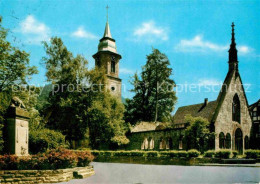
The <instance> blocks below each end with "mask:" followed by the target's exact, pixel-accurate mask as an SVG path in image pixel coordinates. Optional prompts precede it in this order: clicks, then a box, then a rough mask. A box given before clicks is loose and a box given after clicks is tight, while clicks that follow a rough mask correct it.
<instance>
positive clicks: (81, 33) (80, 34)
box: [71, 26, 97, 40]
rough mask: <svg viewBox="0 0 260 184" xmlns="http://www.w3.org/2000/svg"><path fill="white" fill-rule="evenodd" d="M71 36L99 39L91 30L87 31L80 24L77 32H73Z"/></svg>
mask: <svg viewBox="0 0 260 184" xmlns="http://www.w3.org/2000/svg"><path fill="white" fill-rule="evenodd" d="M71 36H73V37H77V38H85V39H91V40H93V39H97V36H96V35H94V34H92V33H90V32H87V31H86V30H85V29H84V27H83V26H80V27H79V28H78V29H77V30H76V31H75V32H73V33H72V34H71Z"/></svg>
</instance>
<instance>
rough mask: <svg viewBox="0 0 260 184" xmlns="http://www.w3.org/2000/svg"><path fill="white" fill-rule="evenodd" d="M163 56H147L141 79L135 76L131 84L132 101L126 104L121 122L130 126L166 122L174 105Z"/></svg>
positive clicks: (160, 54)
mask: <svg viewBox="0 0 260 184" xmlns="http://www.w3.org/2000/svg"><path fill="white" fill-rule="evenodd" d="M169 65H170V62H169V60H168V58H167V56H166V55H165V54H163V53H161V52H160V51H159V50H157V49H153V52H152V53H151V54H150V55H148V56H147V62H146V64H145V65H144V66H143V67H142V72H141V76H140V77H139V76H138V74H137V73H136V74H135V75H134V76H133V80H132V84H133V85H134V89H133V90H132V92H134V93H135V95H134V97H133V99H127V100H126V113H125V119H126V121H127V122H130V123H131V124H135V123H136V122H138V121H155V122H156V121H170V119H171V112H172V111H173V109H174V105H175V103H176V100H177V98H176V95H175V92H174V91H173V88H174V87H175V82H174V80H172V79H171V75H172V69H171V68H170V67H169Z"/></svg>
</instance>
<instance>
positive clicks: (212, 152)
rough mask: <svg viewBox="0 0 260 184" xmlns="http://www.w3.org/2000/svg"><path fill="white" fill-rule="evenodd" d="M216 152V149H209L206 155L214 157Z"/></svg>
mask: <svg viewBox="0 0 260 184" xmlns="http://www.w3.org/2000/svg"><path fill="white" fill-rule="evenodd" d="M215 154H216V152H215V150H208V151H206V152H205V153H204V157H209V158H213V157H214V156H215Z"/></svg>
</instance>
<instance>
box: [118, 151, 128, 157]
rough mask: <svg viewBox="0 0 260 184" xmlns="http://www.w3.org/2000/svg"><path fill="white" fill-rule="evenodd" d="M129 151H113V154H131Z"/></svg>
mask: <svg viewBox="0 0 260 184" xmlns="http://www.w3.org/2000/svg"><path fill="white" fill-rule="evenodd" d="M131 153H132V152H131V151H115V152H114V156H131Z"/></svg>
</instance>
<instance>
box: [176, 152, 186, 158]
mask: <svg viewBox="0 0 260 184" xmlns="http://www.w3.org/2000/svg"><path fill="white" fill-rule="evenodd" d="M176 153H177V156H178V157H179V158H180V157H184V158H186V157H187V156H188V152H187V151H177V152H176Z"/></svg>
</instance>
